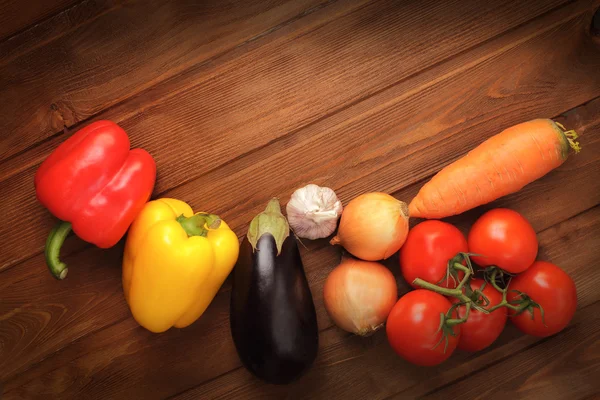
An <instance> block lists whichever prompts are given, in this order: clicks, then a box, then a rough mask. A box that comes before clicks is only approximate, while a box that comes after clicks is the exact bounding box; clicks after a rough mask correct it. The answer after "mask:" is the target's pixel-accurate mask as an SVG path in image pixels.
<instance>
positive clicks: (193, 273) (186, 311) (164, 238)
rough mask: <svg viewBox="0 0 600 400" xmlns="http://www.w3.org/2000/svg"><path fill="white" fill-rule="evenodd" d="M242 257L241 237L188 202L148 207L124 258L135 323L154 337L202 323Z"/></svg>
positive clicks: (152, 203) (134, 227)
mask: <svg viewBox="0 0 600 400" xmlns="http://www.w3.org/2000/svg"><path fill="white" fill-rule="evenodd" d="M238 254H239V241H238V238H237V236H236V234H235V233H234V232H233V231H232V230H231V229H230V228H229V226H227V224H226V223H225V221H222V220H221V219H219V217H217V216H216V215H213V214H206V213H197V214H194V212H193V211H192V208H191V207H190V206H189V205H188V204H187V203H185V202H183V201H181V200H176V199H168V198H163V199H158V200H154V201H150V202H148V203H147V204H146V205H145V207H144V208H143V209H142V211H141V212H140V213H139V215H138V216H137V217H136V219H135V220H134V222H133V223H132V225H131V227H130V229H129V233H128V235H127V242H126V244H125V254H124V257H123V277H122V278H123V290H124V292H125V299H126V300H127V304H128V305H129V308H130V310H131V313H132V314H133V317H134V318H135V320H136V321H137V322H138V323H139V324H140V325H141V326H143V327H144V328H146V329H148V330H149V331H152V332H156V333H158V332H164V331H166V330H168V329H169V328H171V327H173V326H175V327H177V328H183V327H185V326H188V325H190V324H191V323H193V322H194V321H196V320H197V319H198V318H199V317H200V316H201V315H202V314H203V313H204V311H205V310H206V308H207V307H208V305H209V304H210V303H211V302H212V300H213V298H214V297H215V295H216V294H217V292H218V291H219V288H220V287H221V286H222V285H223V282H224V281H225V279H226V278H227V276H228V275H229V273H230V272H231V270H232V269H233V267H234V265H235V263H236V261H237V258H238Z"/></svg>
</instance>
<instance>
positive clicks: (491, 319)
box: [452, 279, 507, 351]
mask: <svg viewBox="0 0 600 400" xmlns="http://www.w3.org/2000/svg"><path fill="white" fill-rule="evenodd" d="M484 283H485V282H484V281H483V280H482V279H472V280H471V289H473V290H477V289H480V288H481V286H482V285H483V284H484ZM483 294H484V295H485V296H486V297H487V298H488V300H489V301H490V303H489V304H488V305H485V308H490V307H493V306H495V305H496V304H500V303H501V302H502V293H500V292H498V291H497V290H496V289H494V287H493V286H492V285H490V284H486V285H485V287H484V288H483ZM458 301H459V300H458V299H456V298H454V299H452V302H453V303H457V302H458ZM465 312H466V310H465V306H460V307H459V308H458V317H459V318H463V317H464V316H465ZM506 315H507V314H506V307H501V308H499V309H497V310H495V311H493V312H492V313H491V314H485V313H482V312H480V311H477V310H474V309H473V308H471V311H470V312H469V318H467V321H466V322H464V323H462V324H460V340H459V341H458V348H459V349H461V350H465V351H479V350H483V349H485V348H486V347H488V346H489V345H491V344H492V343H494V341H496V339H498V336H500V333H502V330H503V329H504V325H506V318H507V316H506Z"/></svg>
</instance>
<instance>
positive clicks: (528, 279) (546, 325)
mask: <svg viewBox="0 0 600 400" xmlns="http://www.w3.org/2000/svg"><path fill="white" fill-rule="evenodd" d="M508 289H509V290H508V297H507V299H508V301H509V302H511V303H514V301H515V300H518V299H519V297H518V295H517V293H515V292H513V290H518V291H520V292H523V293H525V294H526V295H527V296H529V297H530V298H531V299H532V300H533V301H535V302H536V303H538V304H539V305H540V306H541V307H542V308H543V309H544V321H543V322H542V314H541V312H540V310H539V309H538V308H537V307H534V308H533V319H531V312H530V311H528V310H525V311H523V312H522V313H521V314H519V315H514V316H512V318H511V321H512V322H513V323H514V324H515V325H516V326H517V328H519V329H520V330H521V331H522V332H524V333H526V334H528V335H532V336H538V337H546V336H551V335H554V334H556V333H558V332H560V331H562V330H563V329H564V328H565V327H566V326H567V325H569V322H571V319H572V318H573V315H574V314H575V310H576V308H577V290H576V288H575V283H574V282H573V279H571V277H570V276H569V275H567V273H566V272H565V271H563V270H562V269H560V268H559V267H557V266H556V265H554V264H551V263H549V262H545V261H536V262H535V263H534V264H533V265H532V266H531V267H529V268H528V269H527V271H525V272H523V273H522V274H520V275H517V276H516V277H514V278H513V279H512V281H511V282H510V285H509V287H508ZM509 313H510V314H514V311H512V310H511V311H509Z"/></svg>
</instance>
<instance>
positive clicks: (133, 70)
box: [0, 0, 324, 158]
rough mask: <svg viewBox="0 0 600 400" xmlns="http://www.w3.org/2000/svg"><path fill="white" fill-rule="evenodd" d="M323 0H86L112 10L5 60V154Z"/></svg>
mask: <svg viewBox="0 0 600 400" xmlns="http://www.w3.org/2000/svg"><path fill="white" fill-rule="evenodd" d="M323 2H324V1H323ZM109 3H110V4H112V3H113V2H109ZM320 3H321V1H319V0H306V1H281V2H263V1H253V2H243V6H242V3H241V2H239V1H235V0H230V1H223V2H196V1H178V2H161V1H154V2H151V3H149V2H147V1H130V2H126V3H124V4H123V5H121V6H119V7H115V8H112V9H111V8H110V7H98V6H97V5H96V4H95V3H94V2H89V7H92V8H94V9H96V8H98V9H104V8H106V9H109V11H108V12H106V13H104V14H102V15H100V16H99V17H97V18H87V19H86V20H85V22H83V23H82V24H80V25H77V26H76V27H75V28H74V29H71V30H70V31H67V32H66V33H65V34H63V35H60V36H58V37H57V38H56V40H51V41H50V42H48V43H45V44H44V45H43V46H41V47H37V48H33V49H32V50H31V51H29V52H27V53H22V54H19V56H18V57H16V58H14V59H12V60H10V62H9V63H8V64H4V65H0V96H1V97H2V98H3V100H4V101H5V106H4V107H2V109H1V110H0V121H1V125H0V127H1V128H2V130H3V131H4V132H7V133H9V134H6V135H3V136H2V138H1V139H0V157H2V158H6V157H9V156H11V155H14V154H15V153H18V152H20V151H23V150H24V149H26V148H28V147H29V146H31V145H33V144H35V143H36V142H38V141H40V140H43V139H46V138H48V137H49V136H51V135H52V134H55V133H57V132H61V131H62V130H63V127H64V126H67V127H70V126H72V125H74V124H76V123H77V122H79V121H82V120H84V119H86V118H88V117H90V116H92V115H94V114H96V113H98V112H100V111H102V110H103V109H105V108H107V107H110V106H112V105H115V104H117V103H119V102H121V101H123V100H125V99H127V98H128V97H129V96H131V95H133V94H135V93H137V92H139V91H141V90H143V89H146V88H149V87H150V86H152V85H154V84H156V83H157V82H160V81H163V80H166V79H168V78H170V77H172V76H174V75H176V74H177V73H180V72H182V71H184V70H185V69H186V68H189V67H191V66H193V65H195V64H198V63H201V62H205V61H207V60H209V59H210V58H211V57H214V56H216V55H218V54H220V53H222V52H225V51H227V50H230V49H231V48H234V47H236V46H238V45H240V44H241V43H243V42H245V41H248V40H251V39H252V38H253V37H256V36H257V35H260V34H262V33H263V32H265V31H266V30H268V29H270V28H272V27H274V26H277V25H278V24H281V23H283V22H285V21H287V20H289V19H292V18H294V17H296V16H297V15H299V14H302V13H304V12H306V11H307V9H310V8H311V7H314V6H317V5H318V4H320ZM139 15H143V16H144V17H143V18H140V17H139ZM58 39H59V40H58ZM9 56H10V55H9Z"/></svg>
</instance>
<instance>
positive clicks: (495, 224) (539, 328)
mask: <svg viewBox="0 0 600 400" xmlns="http://www.w3.org/2000/svg"><path fill="white" fill-rule="evenodd" d="M537 253H538V241H537V237H536V234H535V231H534V230H533V228H532V226H531V224H530V223H529V222H528V221H527V219H525V218H524V217H523V216H522V215H520V214H519V213H517V212H516V211H513V210H509V209H505V208H498V209H493V210H490V211H488V212H486V213H485V214H483V215H482V216H481V217H480V218H479V219H478V220H477V221H476V222H475V223H474V224H473V226H472V227H471V229H470V231H469V234H468V237H467V238H465V236H464V235H463V234H462V233H461V232H460V230H458V229H457V228H456V227H455V226H453V225H451V224H449V223H447V222H443V221H438V220H428V221H424V222H421V223H420V224H418V225H416V226H415V227H414V228H413V229H412V230H411V231H410V232H409V234H408V237H407V239H406V242H405V244H404V246H403V247H402V249H401V250H400V270H401V272H402V276H403V277H404V279H405V280H406V281H407V282H408V283H409V284H410V285H411V286H413V287H414V288H416V290H414V291H411V292H409V293H407V294H406V295H404V296H402V297H401V298H400V299H399V300H398V302H397V303H396V304H395V306H394V307H393V308H392V311H391V312H390V314H389V316H388V319H387V323H386V333H387V337H388V341H389V343H390V345H391V347H392V348H393V349H394V350H395V351H396V353H398V354H399V355H400V356H401V357H403V358H404V359H406V360H408V361H410V362H412V363H414V364H417V365H423V366H432V365H436V364H439V363H441V362H443V361H445V360H446V359H448V358H449V357H450V356H451V355H452V353H453V352H454V350H455V349H456V348H459V349H461V350H465V351H480V350H483V349H485V348H486V347H488V346H490V345H491V344H492V343H493V342H494V341H495V340H496V339H497V338H498V337H499V336H500V334H501V333H502V331H503V329H504V326H505V325H506V321H507V320H508V319H509V318H508V317H509V316H510V320H511V321H512V322H513V324H514V325H516V326H517V328H519V329H520V330H521V331H522V332H524V333H525V334H528V335H533V336H538V337H546V336H550V335H554V334H556V333H558V332H560V331H561V330H562V329H564V328H565V327H566V326H567V325H568V324H569V322H570V321H571V319H572V317H573V315H574V313H575V309H576V306H577V295H576V289H575V284H574V282H573V280H572V279H571V277H570V276H569V275H568V274H567V273H565V272H564V271H563V270H562V269H561V268H559V267H558V266H556V265H554V264H551V263H549V262H545V261H536V257H537ZM473 263H475V264H476V265H477V266H479V268H478V270H477V271H475V270H474V269H473V267H472V264H473ZM475 273H477V274H483V277H484V279H480V278H477V277H475V275H474V274H475Z"/></svg>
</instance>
